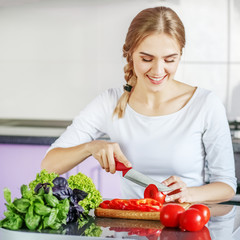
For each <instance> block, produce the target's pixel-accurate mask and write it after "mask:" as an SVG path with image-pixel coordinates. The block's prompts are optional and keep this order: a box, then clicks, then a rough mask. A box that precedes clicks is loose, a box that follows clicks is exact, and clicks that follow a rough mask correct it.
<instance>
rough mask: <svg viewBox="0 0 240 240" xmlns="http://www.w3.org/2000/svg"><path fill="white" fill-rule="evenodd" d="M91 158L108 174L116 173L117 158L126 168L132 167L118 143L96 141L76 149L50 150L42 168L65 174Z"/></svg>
mask: <svg viewBox="0 0 240 240" xmlns="http://www.w3.org/2000/svg"><path fill="white" fill-rule="evenodd" d="M89 156H93V157H94V158H95V159H96V160H97V161H98V162H99V164H100V165H101V167H102V168H103V169H105V171H106V172H111V173H115V171H116V169H115V160H114V158H115V157H116V158H117V159H118V161H119V162H122V163H123V164H124V165H126V167H131V164H130V162H129V161H128V160H127V158H126V157H125V156H124V154H123V153H122V151H121V149H120V147H119V144H118V143H114V142H107V141H103V140H95V141H91V142H87V143H83V144H80V145H78V146H75V147H69V148H54V149H52V150H50V151H49V152H48V153H47V154H46V156H45V158H44V159H43V161H42V164H41V168H42V169H46V170H47V171H48V172H56V173H58V174H63V173H65V172H67V171H69V170H70V169H72V168H74V167H75V166H77V165H78V164H79V163H81V162H82V161H83V160H85V159H86V158H87V157H89Z"/></svg>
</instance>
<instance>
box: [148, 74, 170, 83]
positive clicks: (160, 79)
mask: <svg viewBox="0 0 240 240" xmlns="http://www.w3.org/2000/svg"><path fill="white" fill-rule="evenodd" d="M166 76H167V74H166V75H165V76H163V77H150V76H149V75H147V77H148V79H149V80H150V82H151V83H153V84H155V85H158V84H161V83H162V82H163V80H164V79H165V78H166Z"/></svg>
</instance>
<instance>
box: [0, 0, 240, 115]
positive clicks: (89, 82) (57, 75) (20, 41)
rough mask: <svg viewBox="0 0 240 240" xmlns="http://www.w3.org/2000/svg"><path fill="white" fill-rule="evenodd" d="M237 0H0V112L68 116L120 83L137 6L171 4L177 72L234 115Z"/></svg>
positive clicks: (238, 80) (238, 76) (239, 84)
mask: <svg viewBox="0 0 240 240" xmlns="http://www.w3.org/2000/svg"><path fill="white" fill-rule="evenodd" d="M239 2H240V1H238V0H211V1H209V0H201V1H192V0H169V1H166V0H165V1H161V0H160V1H157V0H128V1H127V0H121V1H120V0H119V1H117V0H85V1H83V0H75V1H74V0H25V1H24V0H11V1H5V0H0V83H1V85H0V118H27V119H62V120H71V119H72V118H73V117H74V116H75V115H76V114H77V113H78V112H79V111H80V110H81V109H82V108H83V107H84V106H85V105H86V104H87V103H88V102H89V101H90V100H91V99H92V98H94V97H95V96H96V95H97V94H99V93H100V92H101V91H103V90H105V89H107V88H109V87H119V86H120V87H121V86H122V85H123V84H124V78H123V66H124V64H125V61H124V59H123V58H122V45H123V43H124V39H125V35H126V32H127V28H128V26H129V24H130V21H131V20H132V18H133V17H134V16H135V15H136V14H137V13H138V12H139V11H140V10H142V9H144V8H147V7H154V6H157V5H166V6H170V7H172V8H173V9H174V10H175V11H176V12H177V13H178V14H179V16H180V18H181V19H182V21H183V23H184V25H185V28H186V38H187V44H186V49H185V52H184V55H183V57H182V63H181V64H180V67H179V71H178V73H177V75H176V79H177V80H180V81H184V82H186V83H190V84H193V85H198V86H201V87H204V88H208V89H211V90H213V91H214V92H215V93H216V94H217V95H218V96H219V97H220V98H221V100H222V101H223V103H224V104H225V106H226V109H227V113H228V117H229V119H234V118H236V117H237V116H240V47H239V42H240V28H239V23H240V4H239Z"/></svg>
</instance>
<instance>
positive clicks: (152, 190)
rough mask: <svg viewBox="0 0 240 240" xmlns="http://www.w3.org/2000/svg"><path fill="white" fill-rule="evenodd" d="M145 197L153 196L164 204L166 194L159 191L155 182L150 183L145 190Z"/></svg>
mask: <svg viewBox="0 0 240 240" xmlns="http://www.w3.org/2000/svg"><path fill="white" fill-rule="evenodd" d="M144 198H152V199H155V200H157V201H158V202H159V203H161V204H163V203H164V202H165V198H166V195H165V194H164V193H163V192H160V191H158V188H157V186H156V185H155V184H149V185H148V186H147V187H146V188H145V190H144Z"/></svg>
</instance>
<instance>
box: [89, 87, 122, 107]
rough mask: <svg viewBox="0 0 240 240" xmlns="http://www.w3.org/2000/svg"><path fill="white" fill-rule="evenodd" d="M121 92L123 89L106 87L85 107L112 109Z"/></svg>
mask: <svg viewBox="0 0 240 240" xmlns="http://www.w3.org/2000/svg"><path fill="white" fill-rule="evenodd" d="M122 93H123V90H122V89H121V88H109V89H106V90H104V91H102V92H101V93H100V94H99V95H97V96H96V97H95V98H94V99H93V100H92V101H91V102H90V103H89V104H88V105H87V109H88V108H89V107H91V106H93V107H95V108H96V107H97V108H102V109H106V110H110V109H114V108H115V106H116V104H117V102H118V99H119V98H120V97H121V95H122Z"/></svg>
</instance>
